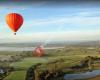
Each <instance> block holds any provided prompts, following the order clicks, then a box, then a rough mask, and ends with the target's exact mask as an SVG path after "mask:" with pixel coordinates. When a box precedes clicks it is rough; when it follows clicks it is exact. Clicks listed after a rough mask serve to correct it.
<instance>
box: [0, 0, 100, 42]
mask: <svg viewBox="0 0 100 80" xmlns="http://www.w3.org/2000/svg"><path fill="white" fill-rule="evenodd" d="M48 3H50V2H45V1H43V2H37V3H35V4H32V2H31V3H25V4H23V3H14V2H13V3H10V2H9V3H5V4H2V5H0V14H1V15H0V43H9V42H34V41H44V42H45V43H48V42H50V41H83V40H85V41H88V40H100V5H99V2H84V3H82V2H75V3H74V2H69V4H68V3H67V2H65V3H66V4H65V3H62V4H60V3H59V4H57V3H53V2H52V3H51V4H48ZM63 4H64V5H63ZM11 12H16V13H19V14H21V15H22V16H23V18H24V23H23V25H22V27H21V28H20V29H19V30H18V32H17V35H16V36H15V35H13V32H12V31H11V30H10V29H9V27H8V25H7V24H6V22H5V16H6V15H7V14H8V13H11Z"/></svg>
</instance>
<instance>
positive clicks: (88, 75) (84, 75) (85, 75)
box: [64, 70, 100, 80]
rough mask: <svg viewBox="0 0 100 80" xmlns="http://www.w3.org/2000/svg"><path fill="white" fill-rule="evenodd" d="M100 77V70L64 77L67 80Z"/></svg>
mask: <svg viewBox="0 0 100 80" xmlns="http://www.w3.org/2000/svg"><path fill="white" fill-rule="evenodd" d="M98 75H100V70H94V71H92V72H85V73H80V74H66V75H65V76H64V79H65V80H77V79H79V80H80V79H87V78H92V77H95V76H98Z"/></svg>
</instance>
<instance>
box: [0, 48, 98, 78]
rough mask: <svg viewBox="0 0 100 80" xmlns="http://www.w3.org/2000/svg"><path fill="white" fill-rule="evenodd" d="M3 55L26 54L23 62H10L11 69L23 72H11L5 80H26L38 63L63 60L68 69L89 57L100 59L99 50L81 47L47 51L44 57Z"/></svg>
mask: <svg viewBox="0 0 100 80" xmlns="http://www.w3.org/2000/svg"><path fill="white" fill-rule="evenodd" d="M1 53H2V54H1V55H5V56H8V55H16V54H17V56H18V54H20V55H21V54H24V53H25V58H23V59H22V60H19V61H15V62H9V66H10V67H14V68H15V69H22V70H18V71H13V72H11V73H10V74H9V75H8V76H7V77H6V78H5V79H4V80H15V78H16V80H25V76H26V72H27V70H28V68H30V67H31V66H33V65H35V64H37V63H42V64H46V63H49V62H52V61H54V60H59V59H63V60H64V61H65V62H64V63H63V64H62V65H63V66H66V67H71V66H74V65H77V64H79V62H80V61H81V60H82V59H84V58H85V57H87V56H94V57H95V56H96V57H100V54H99V48H95V49H87V48H81V47H80V48H79V47H77V48H76V47H75V48H69V49H67V48H64V49H54V50H46V51H45V54H46V56H44V57H34V56H29V55H27V54H28V52H14V53H13V52H9V53H7V52H4V53H5V54H3V52H1ZM29 54H31V52H29Z"/></svg>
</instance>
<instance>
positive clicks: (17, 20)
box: [6, 13, 23, 35]
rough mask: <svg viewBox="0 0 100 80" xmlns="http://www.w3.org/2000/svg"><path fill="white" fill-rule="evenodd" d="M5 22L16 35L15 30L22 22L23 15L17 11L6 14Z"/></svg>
mask: <svg viewBox="0 0 100 80" xmlns="http://www.w3.org/2000/svg"><path fill="white" fill-rule="evenodd" d="M6 22H7V24H8V26H9V27H10V29H11V30H12V31H13V32H14V34H15V35H16V32H17V31H18V29H19V28H20V27H21V26H22V24H23V17H22V16H21V15H20V14H18V13H9V14H8V15H7V16H6Z"/></svg>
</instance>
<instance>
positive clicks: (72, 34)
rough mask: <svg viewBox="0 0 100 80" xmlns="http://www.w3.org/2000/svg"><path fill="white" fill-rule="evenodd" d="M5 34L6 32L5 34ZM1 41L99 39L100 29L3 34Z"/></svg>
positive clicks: (46, 41)
mask: <svg viewBox="0 0 100 80" xmlns="http://www.w3.org/2000/svg"><path fill="white" fill-rule="evenodd" d="M3 35H4V34H3ZM0 36H1V37H0V38H1V39H0V43H5V42H6V43H7V42H8V43H9V42H34V41H40V42H45V43H48V42H50V41H77V40H99V39H100V38H99V36H100V30H98V31H68V32H40V33H33V34H32V33H28V34H17V35H16V36H15V35H13V34H12V35H11V34H9V35H7V34H6V33H5V36H2V34H0Z"/></svg>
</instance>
